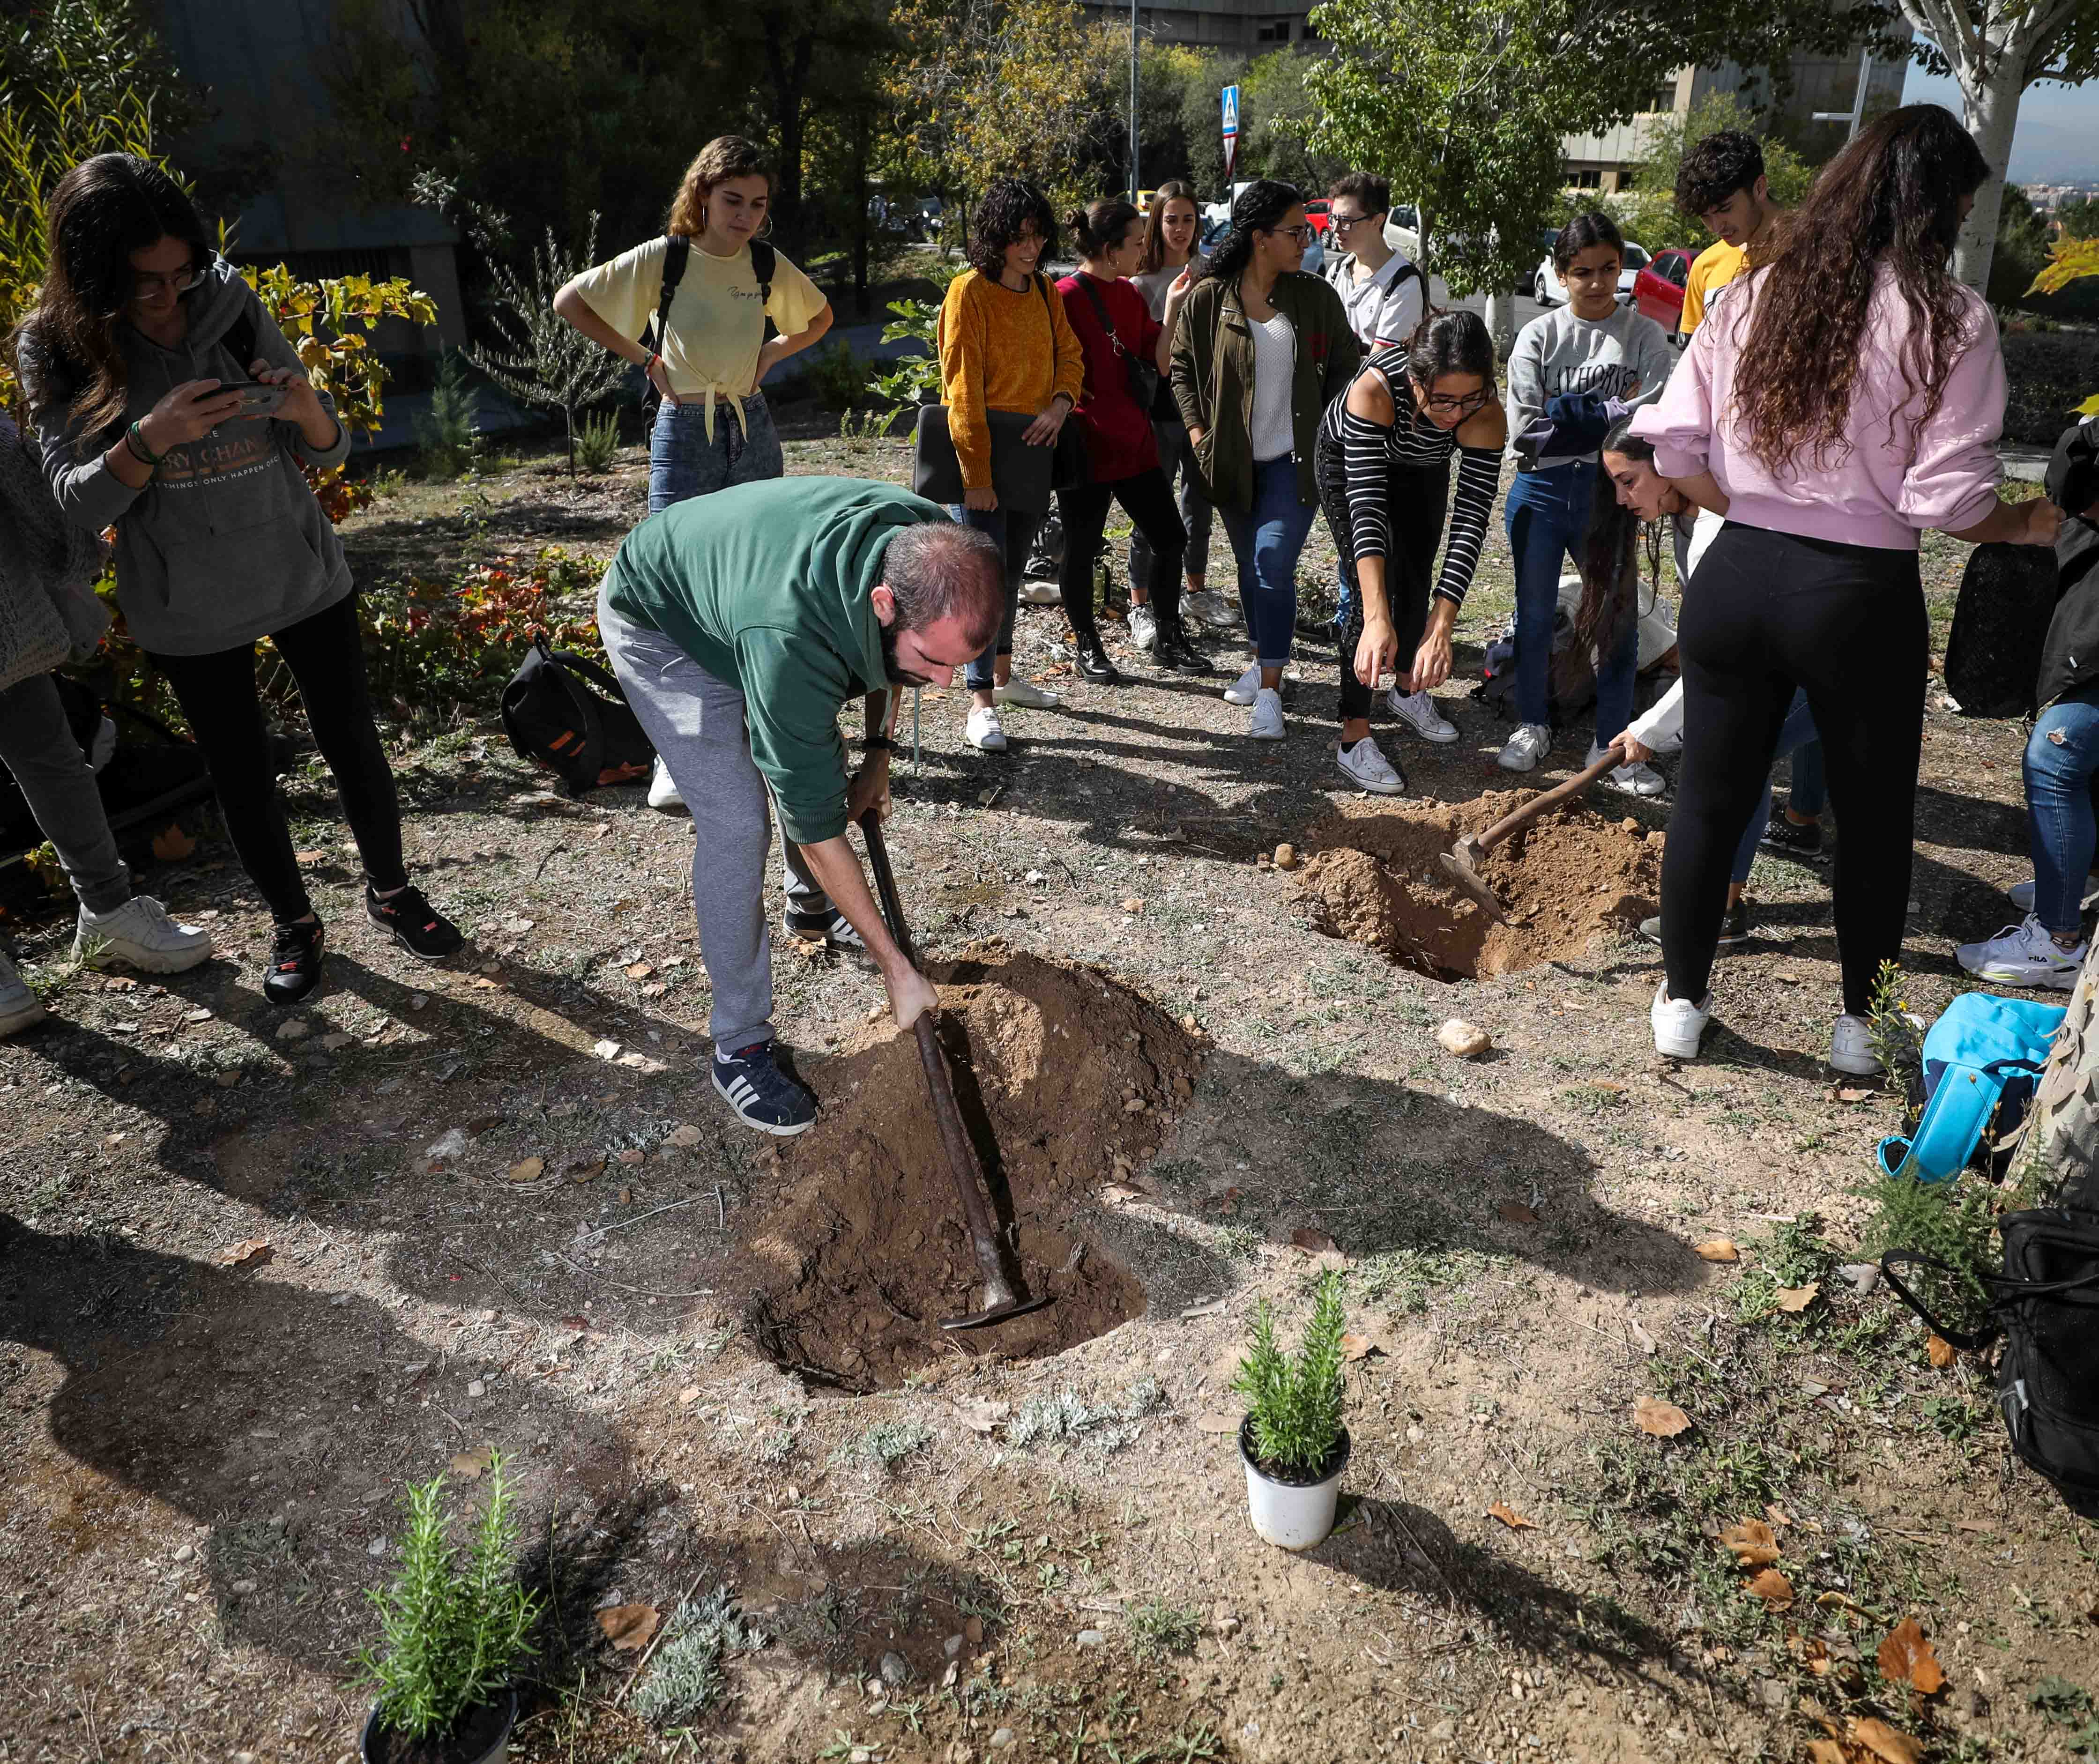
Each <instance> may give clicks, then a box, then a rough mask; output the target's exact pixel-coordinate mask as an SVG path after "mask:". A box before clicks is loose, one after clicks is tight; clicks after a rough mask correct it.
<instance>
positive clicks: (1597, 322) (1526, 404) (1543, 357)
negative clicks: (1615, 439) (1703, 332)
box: [1508, 306, 1675, 471]
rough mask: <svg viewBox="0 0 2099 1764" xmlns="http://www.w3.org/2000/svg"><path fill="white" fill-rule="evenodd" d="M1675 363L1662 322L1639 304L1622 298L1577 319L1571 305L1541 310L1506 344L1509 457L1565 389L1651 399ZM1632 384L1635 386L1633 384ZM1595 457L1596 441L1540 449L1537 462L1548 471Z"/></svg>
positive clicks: (1633, 402)
mask: <svg viewBox="0 0 2099 1764" xmlns="http://www.w3.org/2000/svg"><path fill="white" fill-rule="evenodd" d="M1674 363H1675V357H1674V355H1673V354H1671V353H1670V347H1669V339H1668V337H1666V335H1665V334H1664V333H1663V332H1662V328H1661V326H1660V325H1658V324H1657V323H1655V322H1654V320H1653V319H1650V318H1648V316H1647V315H1645V314H1644V313H1642V312H1641V311H1639V310H1638V309H1637V308H1636V307H1633V306H1621V307H1619V308H1618V309H1617V311H1616V312H1614V313H1613V314H1612V315H1611V316H1610V317H1609V318H1608V319H1578V318H1576V317H1575V316H1574V309H1573V307H1571V306H1555V307H1554V308H1553V309H1552V310H1551V311H1550V312H1542V313H1540V314H1539V315H1538V316H1537V317H1536V318H1535V319H1532V320H1531V321H1530V323H1529V324H1527V325H1525V327H1524V328H1522V329H1521V330H1520V331H1519V332H1516V347H1515V348H1514V349H1512V350H1510V351H1509V359H1508V432H1509V455H1510V457H1511V458H1512V459H1515V458H1518V457H1519V455H1518V453H1517V450H1516V441H1517V438H1519V437H1520V436H1522V435H1523V434H1525V433H1527V432H1528V431H1529V429H1531V428H1532V427H1533V425H1535V424H1536V423H1537V422H1538V419H1539V418H1541V417H1542V416H1544V415H1545V407H1546V406H1547V404H1548V403H1551V401H1552V400H1553V399H1554V398H1558V397H1559V396H1560V394H1562V393H1563V392H1594V393H1597V394H1600V395H1601V396H1602V397H1604V398H1617V399H1619V400H1622V402H1623V403H1626V404H1627V405H1640V404H1648V403H1652V402H1653V401H1654V400H1655V399H1657V398H1660V397H1661V389H1662V387H1663V385H1665V384H1666V383H1667V381H1668V379H1669V370H1670V367H1672V366H1673V365H1674ZM1635 385H1638V386H1639V391H1638V392H1635V391H1634V390H1633V387H1634V386H1635ZM1596 457H1597V450H1596V449H1595V447H1593V446H1590V447H1587V448H1586V451H1585V450H1584V449H1581V448H1577V449H1574V450H1573V451H1568V452H1565V453H1561V452H1559V451H1551V452H1548V453H1547V454H1545V455H1542V456H1541V457H1540V458H1539V460H1538V469H1540V470H1546V471H1549V470H1551V468H1553V467H1555V466H1559V465H1570V464H1574V463H1575V462H1576V461H1577V460H1594V459H1595V458H1596Z"/></svg>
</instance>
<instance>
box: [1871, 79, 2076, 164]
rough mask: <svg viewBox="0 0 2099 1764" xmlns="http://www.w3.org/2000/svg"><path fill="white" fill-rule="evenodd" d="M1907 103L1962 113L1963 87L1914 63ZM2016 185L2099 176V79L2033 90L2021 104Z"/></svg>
mask: <svg viewBox="0 0 2099 1764" xmlns="http://www.w3.org/2000/svg"><path fill="white" fill-rule="evenodd" d="M1903 103H1906V104H1943V105H1944V106H1945V107H1946V108H1947V109H1948V110H1950V111H1952V112H1953V114H1954V115H1955V116H1956V117H1957V116H1959V115H1960V87H1958V86H1956V85H1955V84H1954V83H1953V82H1952V81H1951V80H1946V79H1936V78H1934V77H1932V76H1931V75H1930V74H1928V73H1925V71H1924V69H1923V68H1920V67H1916V66H1915V65H1914V64H1912V67H1911V68H1910V70H1909V78H1908V82H1907V83H1906V84H1905V85H1904V86H1903ZM2011 178H2012V182H2013V183H2068V182H2070V181H2072V180H2075V179H2078V178H2099V80H2093V81H2087V82H2086V83H2085V84H2084V85H2083V86H2028V87H2027V88H2026V95H2025V96H2024V97H2022V99H2020V100H2019V122H2018V131H2017V132H2016V133H2015V134H2013V136H2012V167H2011Z"/></svg>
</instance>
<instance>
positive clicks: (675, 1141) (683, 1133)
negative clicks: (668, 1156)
mask: <svg viewBox="0 0 2099 1764" xmlns="http://www.w3.org/2000/svg"><path fill="white" fill-rule="evenodd" d="M701 1137H702V1136H701V1133H700V1130H699V1128H697V1127H694V1126H693V1125H692V1124H690V1123H687V1124H685V1125H684V1126H683V1127H674V1128H671V1137H670V1138H669V1139H668V1140H667V1141H666V1142H665V1143H666V1144H667V1145H672V1146H676V1147H677V1148H678V1149H679V1150H680V1151H689V1150H691V1149H692V1148H693V1146H697V1144H699V1142H700V1139H701Z"/></svg>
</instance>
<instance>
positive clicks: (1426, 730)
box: [1384, 686, 1458, 743]
mask: <svg viewBox="0 0 2099 1764" xmlns="http://www.w3.org/2000/svg"><path fill="white" fill-rule="evenodd" d="M1384 707H1385V709H1386V710H1389V711H1390V712H1391V713H1392V714H1393V715H1394V716H1396V717H1397V718H1398V719H1399V720H1400V721H1401V722H1402V723H1404V724H1406V726H1407V727H1408V728H1410V729H1412V730H1413V731H1414V732H1415V734H1416V735H1419V737H1421V738H1422V740H1424V741H1436V742H1438V743H1441V742H1445V741H1455V740H1457V738H1458V725H1457V724H1454V723H1450V722H1446V720H1445V719H1444V718H1443V717H1442V715H1441V714H1440V713H1439V712H1438V711H1437V708H1436V701H1435V699H1434V698H1432V697H1430V696H1429V694H1428V693H1425V692H1410V693H1401V691H1400V689H1399V688H1397V686H1394V687H1393V688H1391V690H1390V691H1388V692H1387V693H1385V695H1384Z"/></svg>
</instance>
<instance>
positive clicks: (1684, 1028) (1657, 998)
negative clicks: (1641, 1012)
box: [1647, 980, 1713, 1060]
mask: <svg viewBox="0 0 2099 1764" xmlns="http://www.w3.org/2000/svg"><path fill="white" fill-rule="evenodd" d="M1712 1006H1713V995H1712V994H1711V993H1710V992H1708V993H1707V994H1706V995H1705V996H1704V997H1703V998H1701V999H1700V1000H1699V1001H1698V1002H1697V1003H1696V1004H1695V1005H1694V1004H1692V1002H1691V1001H1690V1000H1689V999H1688V998H1671V997H1670V996H1669V982H1668V981H1666V980H1664V981H1663V982H1662V983H1661V985H1659V986H1657V988H1655V989H1654V1003H1653V1005H1652V1007H1651V1008H1650V1009H1649V1010H1648V1014H1647V1018H1648V1023H1650V1024H1652V1026H1653V1029H1654V1050H1655V1052H1656V1053H1657V1054H1666V1055H1667V1056H1668V1057H1669V1058H1670V1059H1679V1060H1688V1059H1696V1058H1697V1057H1698V1039H1699V1037H1700V1036H1702V1035H1704V1034H1705V1025H1706V1024H1707V1023H1710V1022H1711V1021H1712V1020H1713V1009H1712Z"/></svg>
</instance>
